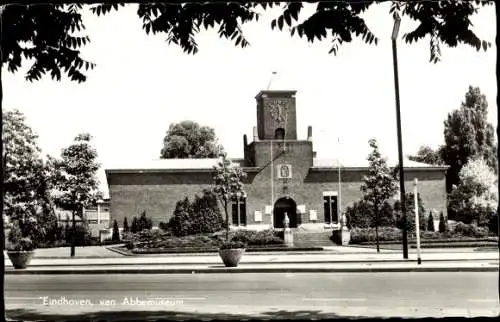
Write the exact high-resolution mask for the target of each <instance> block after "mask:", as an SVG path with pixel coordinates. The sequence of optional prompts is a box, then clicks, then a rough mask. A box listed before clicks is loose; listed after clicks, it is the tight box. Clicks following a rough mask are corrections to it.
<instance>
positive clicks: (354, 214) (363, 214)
mask: <svg viewBox="0 0 500 322" xmlns="http://www.w3.org/2000/svg"><path fill="white" fill-rule="evenodd" d="M346 219H347V227H348V228H353V227H358V228H368V227H375V226H376V224H377V223H376V219H377V218H376V215H375V209H374V207H373V205H372V204H371V203H370V202H368V201H366V200H359V201H357V202H354V203H353V204H352V206H350V207H347V209H346ZM378 219H379V227H384V226H386V227H389V226H394V225H395V224H396V218H395V216H394V208H393V206H392V205H391V203H390V202H388V201H386V202H384V204H383V205H382V208H381V210H380V213H379V218H378Z"/></svg>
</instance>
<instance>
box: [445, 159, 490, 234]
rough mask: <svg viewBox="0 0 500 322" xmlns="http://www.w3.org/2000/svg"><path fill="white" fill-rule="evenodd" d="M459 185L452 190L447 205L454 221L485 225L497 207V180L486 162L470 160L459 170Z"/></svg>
mask: <svg viewBox="0 0 500 322" xmlns="http://www.w3.org/2000/svg"><path fill="white" fill-rule="evenodd" d="M459 178H460V184H459V185H458V186H455V187H454V188H453V191H452V192H451V194H450V196H449V205H450V208H451V209H452V210H453V212H454V215H455V218H454V219H456V220H459V221H462V222H464V223H470V222H472V221H473V220H476V221H477V223H478V224H479V225H486V224H488V223H489V220H490V219H491V217H492V216H493V214H494V213H495V212H496V210H497V207H498V182H497V180H498V178H497V176H496V175H495V173H494V172H493V170H492V169H491V168H490V167H489V166H488V164H487V162H486V161H485V160H484V159H482V158H478V159H473V160H470V161H469V162H468V163H467V164H466V165H465V166H464V167H463V168H462V170H460V174H459Z"/></svg>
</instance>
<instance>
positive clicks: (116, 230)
mask: <svg viewBox="0 0 500 322" xmlns="http://www.w3.org/2000/svg"><path fill="white" fill-rule="evenodd" d="M111 240H112V241H120V229H119V228H118V222H117V221H116V219H115V221H114V222H113V235H111Z"/></svg>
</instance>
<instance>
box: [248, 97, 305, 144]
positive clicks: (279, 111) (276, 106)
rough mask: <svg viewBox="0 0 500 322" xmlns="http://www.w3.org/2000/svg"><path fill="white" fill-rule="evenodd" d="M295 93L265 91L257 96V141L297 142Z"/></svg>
mask: <svg viewBox="0 0 500 322" xmlns="http://www.w3.org/2000/svg"><path fill="white" fill-rule="evenodd" d="M296 92H297V91H276V90H266V91H260V92H259V94H257V96H256V97H255V99H256V100H257V133H258V138H259V140H297V117H296V113H295V93H296Z"/></svg>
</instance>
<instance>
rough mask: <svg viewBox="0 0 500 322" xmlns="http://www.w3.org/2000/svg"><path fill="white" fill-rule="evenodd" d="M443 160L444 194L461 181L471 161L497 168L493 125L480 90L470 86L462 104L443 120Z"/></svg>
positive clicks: (486, 103)
mask: <svg viewBox="0 0 500 322" xmlns="http://www.w3.org/2000/svg"><path fill="white" fill-rule="evenodd" d="M444 127H445V129H444V139H445V145H444V147H443V160H444V161H445V163H446V164H447V165H449V166H450V168H449V169H448V172H447V177H446V186H447V191H448V192H451V190H452V188H453V185H458V184H459V182H460V178H459V173H460V170H461V169H462V167H463V166H464V165H465V164H466V163H467V162H468V161H469V160H471V159H474V158H478V157H482V158H484V160H485V161H486V163H487V164H488V165H489V166H490V167H491V168H493V169H495V172H496V169H497V147H496V144H495V135H494V130H493V126H492V125H491V124H490V123H488V102H487V101H486V97H485V96H484V95H483V94H481V91H480V89H479V87H472V86H469V90H468V91H467V93H466V94H465V101H464V102H462V105H461V106H460V108H459V109H457V110H455V111H453V112H451V113H449V114H448V118H447V119H446V120H445V121H444Z"/></svg>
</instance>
